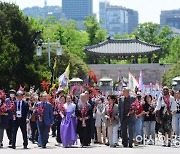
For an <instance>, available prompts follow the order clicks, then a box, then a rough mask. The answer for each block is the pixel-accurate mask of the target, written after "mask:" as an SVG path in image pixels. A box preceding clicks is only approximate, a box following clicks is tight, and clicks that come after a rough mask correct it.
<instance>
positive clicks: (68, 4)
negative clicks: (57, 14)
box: [62, 0, 93, 21]
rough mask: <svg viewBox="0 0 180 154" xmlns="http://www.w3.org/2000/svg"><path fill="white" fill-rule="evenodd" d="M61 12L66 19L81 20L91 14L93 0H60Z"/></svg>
mask: <svg viewBox="0 0 180 154" xmlns="http://www.w3.org/2000/svg"><path fill="white" fill-rule="evenodd" d="M62 12H63V13H64V15H65V17H66V18H67V19H73V20H76V21H82V20H84V19H85V17H87V16H89V15H93V0H62Z"/></svg>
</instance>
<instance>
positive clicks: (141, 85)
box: [138, 71, 145, 93]
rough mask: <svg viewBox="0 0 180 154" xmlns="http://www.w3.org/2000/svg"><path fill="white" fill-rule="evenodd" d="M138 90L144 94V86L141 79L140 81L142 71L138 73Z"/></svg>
mask: <svg viewBox="0 0 180 154" xmlns="http://www.w3.org/2000/svg"><path fill="white" fill-rule="evenodd" d="M138 88H139V90H141V92H143V93H144V90H145V87H144V84H143V79H142V71H140V73H139V87H138Z"/></svg>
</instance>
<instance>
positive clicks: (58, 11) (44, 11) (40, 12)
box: [22, 1, 64, 20]
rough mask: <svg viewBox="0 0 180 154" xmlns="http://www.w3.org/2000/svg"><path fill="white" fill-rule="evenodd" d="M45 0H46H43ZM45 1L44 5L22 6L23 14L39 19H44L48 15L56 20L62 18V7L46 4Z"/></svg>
mask: <svg viewBox="0 0 180 154" xmlns="http://www.w3.org/2000/svg"><path fill="white" fill-rule="evenodd" d="M45 2H46V1H45ZM46 4H47V3H45V6H44V7H43V8H42V7H38V6H34V7H31V8H30V7H27V8H24V9H23V10H22V11H23V13H24V14H25V15H27V16H30V17H33V18H36V19H39V18H43V19H46V17H48V16H53V17H55V19H56V20H59V19H60V18H63V17H64V15H63V13H62V8H61V7H60V6H46Z"/></svg>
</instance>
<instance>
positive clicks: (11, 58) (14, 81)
mask: <svg viewBox="0 0 180 154" xmlns="http://www.w3.org/2000/svg"><path fill="white" fill-rule="evenodd" d="M0 15H1V18H0V52H1V54H0V72H1V74H0V87H1V88H5V89H9V88H11V87H14V88H17V87H18V86H19V85H20V84H23V85H26V84H28V85H31V84H33V83H34V82H35V83H36V81H38V78H39V74H37V72H35V69H34V64H33V55H34V49H35V48H34V45H33V39H34V38H35V37H36V36H37V35H38V33H36V31H35V30H34V29H32V27H31V25H30V23H29V19H28V18H27V17H26V16H24V15H23V14H22V12H21V11H20V10H19V7H18V6H16V5H14V4H9V3H3V2H0ZM30 66H31V67H30ZM34 76H36V78H34Z"/></svg>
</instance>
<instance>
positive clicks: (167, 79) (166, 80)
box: [162, 60, 180, 87]
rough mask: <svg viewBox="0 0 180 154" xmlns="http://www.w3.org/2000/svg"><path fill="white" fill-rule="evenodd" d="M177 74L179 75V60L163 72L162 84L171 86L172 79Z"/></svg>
mask: <svg viewBox="0 0 180 154" xmlns="http://www.w3.org/2000/svg"><path fill="white" fill-rule="evenodd" d="M177 76H180V60H178V62H177V63H176V64H174V65H173V66H172V67H171V68H170V69H169V70H168V71H166V72H165V73H164V75H163V81H162V83H163V85H164V86H168V87H171V82H172V79H173V78H175V77H177Z"/></svg>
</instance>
